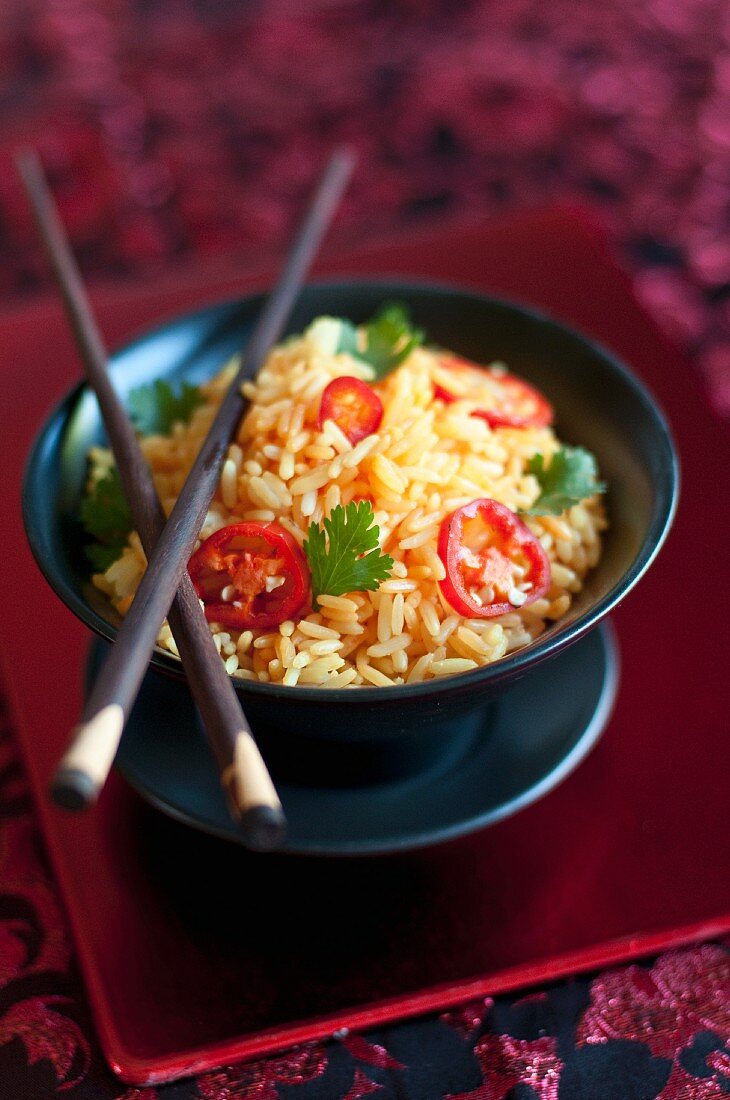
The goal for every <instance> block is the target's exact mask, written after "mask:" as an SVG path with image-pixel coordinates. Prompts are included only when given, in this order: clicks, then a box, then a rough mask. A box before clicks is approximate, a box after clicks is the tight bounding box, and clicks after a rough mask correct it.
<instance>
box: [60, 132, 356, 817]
mask: <svg viewBox="0 0 730 1100" xmlns="http://www.w3.org/2000/svg"><path fill="white" fill-rule="evenodd" d="M353 166H354V157H353V155H352V153H351V152H350V151H349V150H345V149H343V150H339V151H337V152H336V153H335V154H334V155H333V156H332V158H331V160H330V162H329V164H328V165H327V168H326V169H325V172H324V174H323V176H322V178H321V180H320V183H319V185H318V187H317V190H316V192H315V195H314V199H313V201H312V204H311V206H310V208H309V210H308V212H307V214H306V216H305V218H304V221H303V223H302V225H301V227H300V229H299V232H298V234H297V236H296V239H295V242H294V245H293V247H292V249H291V251H290V253H289V256H288V258H287V260H286V262H285V264H284V268H283V270H282V273H281V276H280V278H279V281H278V283H277V285H276V287H275V288H274V290H273V291H272V293H271V295H270V296H269V298H268V299H267V301H266V304H265V306H264V308H263V310H262V312H261V314H260V315H259V318H258V321H257V323H256V326H255V328H254V331H253V333H252V336H251V339H250V341H249V343H248V345H247V347H246V349H245V353H244V355H243V359H242V363H241V367H240V369H239V371H238V372H237V374H236V377H235V378H234V380H233V382H232V383H231V386H230V388H229V390H228V392H227V394H226V396H225V397H224V399H223V402H222V404H221V406H220V408H219V410H218V413H217V414H216V417H215V419H214V421H213V424H212V426H211V428H210V431H209V432H208V435H207V436H206V438H205V440H204V441H203V445H202V447H201V450H200V453H199V454H198V457H197V459H196V461H195V463H194V465H193V467H192V470H191V471H190V473H189V475H188V478H187V480H186V482H185V484H184V486H183V488H182V491H181V493H180V496H179V497H178V500H177V502H176V504H175V506H174V508H173V510H172V513H171V514H170V516H169V518H168V520H167V522H166V524H165V526H164V528H163V529H162V531H161V533H160V536H159V538H158V540H157V544H156V546H155V548H154V550H153V552H152V553H151V554H150V555H149V556H148V562H147V569H146V571H145V573H144V575H143V577H142V580H141V582H140V585H139V587H138V589H137V593H136V595H135V597H134V600H133V602H132V604H131V606H130V607H129V610H128V611H127V614H126V616H125V618H124V620H123V622H122V625H121V627H120V629H119V632H118V634H117V639H116V642H115V644H114V645H113V646H112V649H111V652H110V654H109V656H108V657H107V659H106V661H105V663H104V665H103V666H102V669H101V671H100V673H99V676H98V677H97V680H96V683H95V684H94V686H93V689H92V691H91V692H90V694H89V697H88V699H87V702H86V706H85V708H84V711H83V714H82V718H81V722H80V724H79V726H77V727H76V729H75V730H74V731H73V733H72V740H71V743H70V746H69V748H68V749H67V751H66V753H65V754H64V756H63V758H62V760H61V762H60V765H59V768H58V770H57V772H56V777H55V780H54V791H55V793H56V797H63V798H64V799H65V800H66V801H67V802H72V803H74V804H77V805H87V804H88V803H89V802H91V801H93V799H94V798H95V797H96V795H97V794H98V792H99V790H100V789H101V786H102V785H103V783H104V781H105V779H106V776H107V775H108V773H109V770H110V768H111V765H112V763H113V761H114V757H115V755H116V752H117V748H118V746H119V741H120V739H121V735H122V731H123V729H124V725H125V723H126V720H127V717H128V715H129V713H130V711H131V709H132V705H133V704H134V700H135V699H136V697H137V693H138V691H139V688H140V685H141V683H142V679H143V677H144V674H145V672H146V669H147V665H148V663H149V658H150V655H151V653H152V650H153V648H154V645H155V642H156V640H157V635H158V633H159V630H160V627H161V625H162V622H163V620H164V618H165V615H166V614H167V612H168V610H169V608H170V605H171V603H172V600H173V597H174V595H175V592H176V590H177V589H178V587H179V585H180V581H181V579H182V578H183V576H184V574H185V572H186V568H187V563H188V559H189V558H190V554H191V553H192V550H193V546H194V544H195V540H196V538H197V536H198V533H199V531H200V528H201V527H202V524H203V520H204V518H205V515H206V513H207V510H208V505H209V504H210V501H211V499H212V497H213V493H214V492H215V488H216V485H217V484H218V479H219V474H220V468H221V465H222V462H223V459H224V458H225V455H226V451H227V449H228V445H229V443H230V440H231V438H232V436H233V434H234V432H235V430H236V428H237V426H238V423H239V421H240V419H241V417H242V415H243V413H244V411H245V409H246V405H247V402H246V401H245V399H244V397H243V396H242V394H241V390H240V387H241V384H242V382H243V381H244V380H245V379H246V378H249V377H252V376H254V375H255V374H256V373H257V371H258V370H259V368H260V367H261V365H262V363H263V361H264V359H265V357H266V355H267V353H268V351H269V348H270V347H271V345H272V344H274V343H275V342H276V340H277V339H278V338H279V337H280V336H281V332H282V330H283V327H284V324H285V323H286V318H287V316H288V314H289V312H290V310H291V308H292V306H293V304H294V301H295V299H296V296H297V294H298V292H299V289H300V287H301V284H302V282H303V280H304V277H305V275H306V272H307V270H308V268H309V266H310V264H311V262H312V260H313V259H314V256H315V254H316V252H317V249H318V247H319V244H320V241H321V240H322V238H323V236H324V234H325V232H326V231H327V228H328V226H329V224H330V221H331V219H332V217H333V215H334V213H335V210H336V208H337V205H338V203H339V200H340V197H341V195H342V193H343V191H344V188H345V186H346V184H347V182H348V180H349V177H350V174H351V172H352V169H353ZM241 744H242V742H241V741H240V739H239V740H238V741H237V742H236V751H237V752H238V748H239V745H241ZM243 744H244V745H245V744H247V742H243ZM61 792H63V793H62V794H61Z"/></svg>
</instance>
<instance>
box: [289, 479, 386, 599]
mask: <svg viewBox="0 0 730 1100" xmlns="http://www.w3.org/2000/svg"><path fill="white" fill-rule="evenodd" d="M325 532H326V535H325ZM378 535H379V530H378V526H377V524H375V523H374V522H373V509H372V505H371V504H370V502H369V501H367V500H361V501H360V502H359V503H356V502H355V501H351V503H350V504H348V505H347V507H346V508H343V507H342V505H341V504H338V505H337V507H336V508H333V509H332V511H331V513H330V515H329V516H328V518H327V519H326V520H325V521H324V531H323V530H322V528H321V527H319V526H318V525H317V524H316V523H312V524H310V527H309V538H308V539H305V541H304V552H305V554H306V555H307V560H308V561H309V568H310V569H311V571H312V598H313V599H314V601H315V603H316V601H317V598H318V597H319V596H320V595H322V594H326V595H328V596H342V595H344V594H345V592H368V591H369V592H374V591H375V590H376V589H377V587H378V585H379V584H380V582H381V581H385V580H387V579H388V577H389V576H390V572H391V570H392V568H393V559H392V558H391V557H390V556H389V555H388V554H382V553H381V551H380V546H379V543H378Z"/></svg>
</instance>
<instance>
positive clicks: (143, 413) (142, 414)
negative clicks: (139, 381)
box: [127, 378, 203, 435]
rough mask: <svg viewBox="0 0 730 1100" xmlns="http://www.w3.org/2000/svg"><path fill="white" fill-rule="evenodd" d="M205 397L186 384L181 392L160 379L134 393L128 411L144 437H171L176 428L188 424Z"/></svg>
mask: <svg viewBox="0 0 730 1100" xmlns="http://www.w3.org/2000/svg"><path fill="white" fill-rule="evenodd" d="M202 403H203V395H202V394H201V392H200V390H199V388H198V387H197V386H193V385H191V384H190V383H189V382H183V383H182V385H181V386H180V388H179V389H178V390H176V389H174V388H173V387H172V386H171V385H170V383H169V382H165V381H164V380H162V379H160V378H158V379H157V381H156V382H153V383H152V385H151V386H139V387H138V388H137V389H134V390H130V392H129V395H128V397H127V412H128V413H129V418H130V420H131V421H132V423H133V424H134V426H135V428H136V429H137V431H138V432H139V433H140V435H169V433H170V432H171V431H172V428H173V425H175V424H177V423H182V424H187V422H188V420H189V419H190V417H191V416H192V414H193V412H194V410H195V409H197V407H198V405H202Z"/></svg>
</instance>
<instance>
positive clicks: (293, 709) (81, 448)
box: [23, 281, 678, 778]
mask: <svg viewBox="0 0 730 1100" xmlns="http://www.w3.org/2000/svg"><path fill="white" fill-rule="evenodd" d="M391 299H397V300H399V301H403V302H405V303H406V304H407V305H408V306H409V308H410V310H411V312H412V315H413V318H414V320H415V322H416V323H417V324H418V325H421V326H422V327H423V328H424V329H425V330H426V332H427V334H428V337H429V339H430V340H431V341H433V342H435V343H437V344H440V345H442V346H444V347H447V348H450V349H453V350H455V351H456V352H458V353H460V354H462V355H464V356H466V357H468V358H471V359H474V360H476V361H481V362H488V361H490V360H494V359H500V360H504V361H505V362H506V363H507V364H508V365H509V368H510V370H512V371H514V372H515V373H517V374H519V375H523V376H524V377H525V378H527V379H529V380H530V381H532V382H533V383H534V384H535V385H536V386H537V387H538V388H539V389H541V390H542V391H543V392H544V393H545V394H546V395H547V396H548V397H549V399H550V401H551V402H552V403H553V405H554V407H555V410H556V430H557V433H558V435H559V437H560V438H561V439H562V440H564V441H565V442H569V443H571V444H580V445H583V446H585V447H587V448H588V449H589V450H591V451H592V452H593V453H594V454H595V455H596V456H597V459H598V463H599V467H600V471H601V476H602V477H603V478H604V479H605V480H606V481H607V483H608V486H609V488H608V494H607V498H606V499H607V507H608V511H609V516H610V529H609V531H608V532H607V535H606V539H605V548H604V552H603V556H602V558H601V561H600V563H599V564H598V566H597V567H596V568H595V569H594V570H593V571H592V572H591V573H590V574H589V576H588V578H587V581H586V584H585V587H584V589H583V591H582V592H581V593H580V595H579V596H578V597H577V598H576V600H575V602H574V604H573V606H572V607H571V609H570V611H569V612H568V614H567V615H566V616H565V617H564V618H562V619H561V620H560V621H559V622H558V623H556V624H555V625H553V626H552V627H551V628H550V629H549V630H547V632H546V633H544V634H543V635H542V636H541V637H540V638H539V639H538V640H537V641H536V642H534V643H533V644H532V645H530V646H528V647H527V648H525V649H522V650H519V651H518V652H516V653H514V654H511V655H510V656H507V657H505V658H503V659H502V660H500V661H498V662H496V663H495V664H493V665H490V666H488V667H486V668H480V669H478V670H475V671H473V672H468V673H465V674H463V675H459V676H453V677H450V678H446V679H440V680H438V681H429V682H424V683H419V684H413V685H403V686H395V687H388V688H375V687H368V688H364V689H362V690H358V691H352V690H329V689H322V688H316V687H296V688H287V687H283V686H281V685H275V684H264V683H255V682H248V681H244V680H236V681H235V685H236V690H237V691H238V693H239V695H240V696H241V700H242V703H243V705H244V708H245V711H246V714H247V715H248V717H249V719H250V721H251V723H252V726H253V728H254V730H255V732H256V733H257V735H258V736H259V738H260V739H262V740H263V743H264V750H265V753H266V754H268V756H269V758H270V759H272V758H273V759H274V764H275V767H276V768H277V769H281V768H289V769H290V770H293V771H296V772H297V774H299V775H300V777H301V775H302V769H303V768H305V767H306V766H307V765H308V764H309V765H311V766H312V768H313V769H314V771H315V772H317V773H319V769H320V767H321V762H322V760H323V759H326V760H327V762H328V767H329V769H330V772H331V774H332V775H333V776H337V775H338V774H341V769H342V768H343V767H344V768H345V770H346V772H347V773H348V774H350V775H351V774H352V773H353V772H356V773H358V774H360V775H361V776H365V777H367V778H370V777H376V778H377V777H380V775H381V772H382V773H383V774H388V775H391V774H399V773H402V772H403V771H408V770H410V769H412V768H414V767H423V766H425V765H426V764H428V763H429V762H430V761H431V760H432V759H433V758H434V756H435V755H437V754H438V753H439V752H441V751H442V749H443V746H444V744H445V741H444V735H445V734H449V735H450V736H453V734H454V732H455V730H457V729H458V731H459V734H460V736H462V737H463V736H468V733H469V729H470V725H471V724H474V723H477V722H483V712H484V708H485V706H489V704H490V702H492V701H494V700H495V699H496V698H497V697H498V695H499V693H500V691H501V690H502V689H503V688H504V687H505V685H507V684H508V683H510V682H511V681H514V680H515V679H516V678H517V677H520V676H523V675H525V674H527V673H529V671H530V669H532V668H534V667H535V666H536V665H538V664H540V663H541V662H544V661H546V660H548V659H551V658H554V657H556V655H558V654H559V653H560V652H561V651H562V650H563V649H564V648H565V647H566V646H569V645H571V644H572V643H574V642H576V641H577V640H578V639H579V638H581V637H582V636H583V635H584V634H585V633H586V632H587V631H589V630H590V629H591V628H592V627H594V626H595V625H596V624H597V623H598V622H600V620H601V619H603V618H604V616H606V615H607V614H608V613H609V612H610V611H611V610H612V609H613V608H614V607H615V606H616V605H617V603H618V602H619V601H620V600H621V599H623V597H624V596H625V595H626V594H627V593H628V592H629V591H630V590H631V589H632V588H633V586H634V585H635V584H636V583H637V581H638V580H639V578H640V577H641V576H642V574H643V573H644V572H645V570H646V569H647V568H648V567H649V565H650V564H651V562H652V560H653V559H654V557H655V555H656V553H657V552H658V550H659V548H660V546H661V544H662V542H663V540H664V538H665V536H666V534H667V531H668V529H669V526H670V524H671V521H672V517H673V514H674V510H675V505H676V498H677V484H678V475H677V460H676V456H675V452H674V448H673V446H672V441H671V437H670V433H669V429H668V427H667V423H666V421H665V419H664V417H663V415H662V413H661V412H660V410H659V409H658V408H657V405H656V403H655V401H654V399H653V398H652V397H651V395H650V394H649V393H648V392H647V390H646V389H645V388H644V386H643V385H642V384H641V383H640V382H639V381H638V380H637V379H636V378H635V377H634V375H633V374H632V373H631V372H630V371H629V370H628V368H627V367H626V366H625V365H624V364H623V363H621V362H619V361H618V360H617V359H616V358H615V357H614V356H613V355H611V354H610V352H608V351H607V350H606V349H604V348H602V347H600V346H598V345H597V344H595V343H593V342H592V341H590V340H588V339H586V338H585V337H584V336H581V335H579V334H578V333H576V332H573V331H571V330H570V329H568V328H566V327H565V326H563V325H561V324H558V323H556V322H555V321H553V320H551V319H550V318H548V317H546V316H544V315H543V314H540V313H538V312H536V311H534V310H529V309H526V308H524V307H520V306H517V305H514V304H511V303H508V302H504V301H500V300H497V299H493V298H487V297H483V296H481V295H478V294H474V293H471V292H469V291H466V290H462V289H458V288H455V287H449V286H435V285H430V284H418V283H412V282H409V283H401V282H390V281H388V282H376V281H368V282H356V281H349V282H336V283H325V284H317V285H312V286H308V287H306V288H305V289H304V291H303V292H302V294H301V296H300V298H299V302H298V305H297V308H296V309H295V310H294V312H293V315H292V317H291V320H290V323H289V326H288V331H289V332H298V331H301V330H302V329H303V328H304V327H305V326H306V325H307V323H308V322H309V321H310V320H311V319H312V318H313V317H315V316H317V315H319V314H322V313H328V314H332V315H339V316H346V317H349V318H351V319H352V320H354V321H362V320H365V319H366V318H368V317H369V316H371V315H372V314H373V312H374V311H375V309H376V308H377V307H378V306H379V305H380V304H381V303H382V302H383V301H384V300H391ZM261 302H262V299H261V297H260V296H254V297H249V298H246V299H244V300H243V301H234V302H224V303H223V304H220V305H213V306H209V307H207V308H205V309H202V310H199V311H198V312H196V313H192V314H188V315H186V316H184V317H182V318H180V319H178V320H175V321H172V322H170V323H168V324H166V325H163V326H162V327H160V328H158V329H156V330H155V331H154V332H152V333H150V334H148V335H146V336H143V337H142V338H141V339H138V340H137V341H135V342H134V343H132V344H130V345H129V346H128V347H126V348H125V349H124V350H122V351H120V352H118V353H117V354H116V355H115V356H114V357H113V359H112V371H113V375H114V379H115V383H116V385H117V387H118V389H119V391H120V392H121V394H122V395H124V394H126V393H127V392H128V391H129V390H130V389H132V388H134V387H135V386H139V385H140V384H141V383H144V382H149V381H151V380H152V379H155V378H162V377H166V378H182V377H185V378H187V379H188V380H192V381H198V380H201V379H203V378H205V377H208V376H209V375H211V374H212V373H214V372H215V371H216V370H217V369H218V368H220V367H221V366H222V365H223V364H224V363H225V362H226V360H227V359H228V358H229V357H230V356H231V355H232V354H233V353H234V352H236V351H238V350H239V349H241V348H242V347H243V346H244V345H245V343H246V340H247V339H248V337H249V335H250V332H251V328H252V325H253V323H254V320H255V318H256V316H257V314H258V312H259V310H260V308H261ZM640 350H641V349H639V348H637V356H638V355H640ZM103 439H104V435H103V431H102V426H101V421H100V416H99V412H98V408H97V405H96V401H95V398H94V397H93V396H92V394H91V393H90V392H89V391H88V389H87V388H86V387H85V386H79V387H77V388H76V389H75V390H74V391H73V392H72V393H71V394H70V395H69V396H68V397H67V398H66V400H65V401H64V402H63V403H62V404H61V405H60V406H59V407H58V408H57V409H56V410H55V411H54V412H53V413H52V414H51V416H50V417H49V419H48V421H47V422H46V424H45V426H44V427H43V429H42V431H41V433H40V435H39V437H38V440H37V442H36V444H35V446H34V448H33V451H32V453H31V456H30V459H29V462H28V467H27V471H26V477H25V485H24V494H23V508H24V517H25V524H26V529H27V533H28V538H29V541H30V544H31V547H32V549H33V553H34V554H35V557H36V559H37V561H38V564H39V565H40V568H41V569H42V571H43V573H44V574H45V576H46V578H47V579H48V581H49V582H50V584H51V586H52V587H53V588H54V589H55V591H56V592H57V594H58V595H59V596H60V597H61V599H62V600H63V601H64V602H65V603H66V604H67V605H68V606H69V607H70V608H71V610H72V611H74V612H75V613H76V614H77V615H78V616H79V617H80V618H81V619H82V620H83V621H84V622H85V623H87V624H88V626H90V627H91V628H92V629H93V630H94V631H96V632H97V633H98V634H100V635H101V636H102V637H105V638H107V639H113V638H114V636H115V633H116V625H117V623H118V619H117V617H116V615H115V613H114V612H113V610H112V608H111V607H110V605H109V604H108V603H107V602H106V600H105V598H104V597H103V595H102V594H101V593H100V592H98V591H97V590H96V589H95V588H93V586H92V585H91V583H90V580H89V566H88V563H87V560H86V558H85V556H84V552H83V547H84V542H85V536H84V532H83V530H82V528H81V525H80V523H79V519H78V514H79V503H80V500H81V497H82V493H83V488H84V483H85V480H86V476H87V454H88V451H89V448H90V447H91V446H92V445H93V444H96V443H99V442H102V441H103ZM152 666H153V667H154V668H155V669H158V670H159V671H161V672H164V673H167V674H169V675H172V676H174V677H178V678H181V677H182V675H183V673H182V669H181V666H180V664H179V662H178V661H176V660H175V659H174V658H173V657H171V656H169V655H166V654H165V653H163V652H161V651H155V653H154V654H153V656H152ZM383 746H386V747H387V752H385V753H383V752H382V751H381V750H382V748H383ZM322 748H324V749H325V751H324V753H321V752H320V751H319V750H320V749H322ZM343 750H344V751H343ZM383 769H384V771H383Z"/></svg>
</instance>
